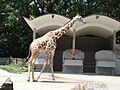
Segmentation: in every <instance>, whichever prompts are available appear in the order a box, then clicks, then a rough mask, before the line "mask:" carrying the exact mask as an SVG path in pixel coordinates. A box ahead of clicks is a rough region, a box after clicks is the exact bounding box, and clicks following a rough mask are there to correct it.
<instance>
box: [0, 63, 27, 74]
mask: <svg viewBox="0 0 120 90" xmlns="http://www.w3.org/2000/svg"><path fill="white" fill-rule="evenodd" d="M0 69H2V70H6V71H8V72H11V73H21V72H26V71H27V68H26V67H25V66H21V64H14V63H12V64H9V65H0Z"/></svg>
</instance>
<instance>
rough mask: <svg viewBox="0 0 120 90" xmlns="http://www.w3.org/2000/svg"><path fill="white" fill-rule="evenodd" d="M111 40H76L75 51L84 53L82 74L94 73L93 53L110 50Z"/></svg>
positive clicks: (85, 37)
mask: <svg viewBox="0 0 120 90" xmlns="http://www.w3.org/2000/svg"><path fill="white" fill-rule="evenodd" d="M112 41H113V40H112V38H111V37H109V38H107V39H105V38H101V37H96V36H84V37H77V38H76V49H80V50H82V51H83V52H84V53H85V60H84V62H83V73H95V67H96V60H95V53H96V52H97V51H99V50H109V49H112V46H113V43H112Z"/></svg>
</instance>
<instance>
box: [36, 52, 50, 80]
mask: <svg viewBox="0 0 120 90" xmlns="http://www.w3.org/2000/svg"><path fill="white" fill-rule="evenodd" d="M47 64H48V54H47V55H46V56H45V62H44V64H43V67H42V69H41V71H40V74H39V76H38V78H37V79H36V81H38V79H39V78H40V76H41V74H42V72H43V71H44V69H45V67H46V65H47Z"/></svg>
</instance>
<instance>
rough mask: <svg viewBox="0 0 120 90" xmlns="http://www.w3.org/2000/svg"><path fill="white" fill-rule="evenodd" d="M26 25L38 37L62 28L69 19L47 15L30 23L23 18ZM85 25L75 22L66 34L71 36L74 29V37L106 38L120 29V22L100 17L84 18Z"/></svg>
mask: <svg viewBox="0 0 120 90" xmlns="http://www.w3.org/2000/svg"><path fill="white" fill-rule="evenodd" d="M24 19H25V20H26V22H27V23H28V25H29V26H30V27H31V29H32V30H34V29H36V32H38V33H39V34H40V35H43V34H45V33H46V32H48V31H50V30H55V29H57V28H59V27H61V26H63V25H64V24H65V23H66V22H68V21H69V20H70V19H69V18H66V17H64V16H61V15H57V14H47V15H43V16H40V17H37V18H35V19H34V20H32V21H30V20H28V19H27V18H25V17H24ZM84 19H85V20H86V24H83V23H82V22H76V23H75V24H74V25H73V27H72V28H71V29H70V30H69V31H68V32H67V33H66V35H68V36H72V31H73V29H76V36H82V35H87V34H89V35H95V36H100V37H103V38H107V37H109V36H111V35H113V33H114V31H117V30H119V29H120V22H118V21H116V20H114V19H112V18H109V17H107V16H102V15H91V16H88V17H85V18H84Z"/></svg>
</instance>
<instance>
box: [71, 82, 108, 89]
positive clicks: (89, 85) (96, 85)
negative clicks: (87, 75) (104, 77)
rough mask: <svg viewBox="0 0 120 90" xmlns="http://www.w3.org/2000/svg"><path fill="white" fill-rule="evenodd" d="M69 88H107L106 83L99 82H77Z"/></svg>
mask: <svg viewBox="0 0 120 90" xmlns="http://www.w3.org/2000/svg"><path fill="white" fill-rule="evenodd" d="M71 90H108V87H107V85H106V84H104V83H101V82H83V83H81V84H77V85H76V86H75V87H74V88H73V89H71Z"/></svg>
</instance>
